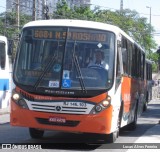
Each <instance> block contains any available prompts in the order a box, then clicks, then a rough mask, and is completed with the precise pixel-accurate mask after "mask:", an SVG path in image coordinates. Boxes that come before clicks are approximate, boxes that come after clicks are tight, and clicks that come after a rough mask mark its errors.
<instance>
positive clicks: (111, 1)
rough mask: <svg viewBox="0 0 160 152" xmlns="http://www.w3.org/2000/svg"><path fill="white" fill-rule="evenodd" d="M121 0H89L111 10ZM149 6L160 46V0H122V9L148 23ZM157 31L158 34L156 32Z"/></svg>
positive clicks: (3, 1)
mask: <svg viewBox="0 0 160 152" xmlns="http://www.w3.org/2000/svg"><path fill="white" fill-rule="evenodd" d="M0 1H1V3H0V13H1V12H4V11H5V8H6V0H0ZM120 1H121V0H91V4H92V7H94V6H100V8H101V9H110V10H112V11H115V10H118V9H120ZM147 6H148V7H151V25H152V26H153V27H154V29H155V33H154V39H155V41H156V42H157V44H158V46H160V1H159V0H123V9H127V8H129V9H131V10H136V11H137V12H138V13H139V14H140V16H141V17H146V18H147V19H148V23H150V8H147ZM156 33H157V34H156ZM158 33H159V34H158Z"/></svg>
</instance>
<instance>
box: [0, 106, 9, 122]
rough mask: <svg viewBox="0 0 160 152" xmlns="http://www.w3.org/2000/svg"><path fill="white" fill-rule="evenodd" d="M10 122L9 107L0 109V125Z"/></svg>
mask: <svg viewBox="0 0 160 152" xmlns="http://www.w3.org/2000/svg"><path fill="white" fill-rule="evenodd" d="M8 122H10V107H8V108H5V109H0V125H1V124H5V123H8Z"/></svg>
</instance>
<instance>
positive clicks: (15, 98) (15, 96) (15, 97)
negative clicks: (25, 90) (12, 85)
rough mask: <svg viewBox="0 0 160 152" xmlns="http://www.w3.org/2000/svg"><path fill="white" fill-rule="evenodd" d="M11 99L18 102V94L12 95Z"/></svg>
mask: <svg viewBox="0 0 160 152" xmlns="http://www.w3.org/2000/svg"><path fill="white" fill-rule="evenodd" d="M12 98H13V100H15V101H18V100H19V99H20V96H19V94H18V93H14V94H13V95H12Z"/></svg>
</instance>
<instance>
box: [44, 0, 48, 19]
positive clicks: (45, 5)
mask: <svg viewBox="0 0 160 152" xmlns="http://www.w3.org/2000/svg"><path fill="white" fill-rule="evenodd" d="M48 12H49V8H48V5H47V2H46V0H43V14H44V19H49V15H48Z"/></svg>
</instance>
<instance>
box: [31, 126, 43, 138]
mask: <svg viewBox="0 0 160 152" xmlns="http://www.w3.org/2000/svg"><path fill="white" fill-rule="evenodd" d="M29 134H30V136H31V137H32V138H34V139H38V138H42V137H43V134H44V130H39V129H35V128H29Z"/></svg>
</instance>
